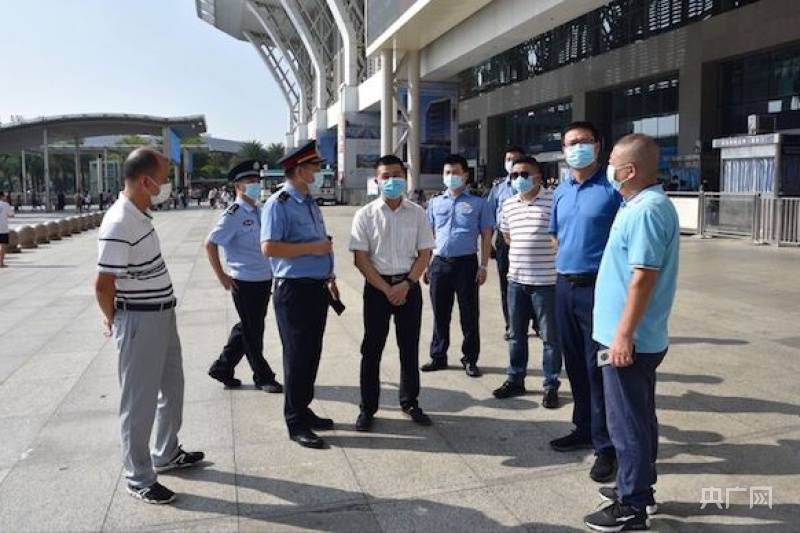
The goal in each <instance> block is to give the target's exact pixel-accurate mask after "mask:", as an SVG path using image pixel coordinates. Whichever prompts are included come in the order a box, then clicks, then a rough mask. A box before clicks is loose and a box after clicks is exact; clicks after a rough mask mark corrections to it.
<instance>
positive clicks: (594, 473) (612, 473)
mask: <svg viewBox="0 0 800 533" xmlns="http://www.w3.org/2000/svg"><path fill="white" fill-rule="evenodd" d="M616 475H617V455H616V454H614V453H599V454H597V457H595V459H594V466H592V469H591V470H590V471H589V477H590V478H592V479H593V480H594V481H597V482H598V483H608V482H609V481H613V480H614V478H615V477H616Z"/></svg>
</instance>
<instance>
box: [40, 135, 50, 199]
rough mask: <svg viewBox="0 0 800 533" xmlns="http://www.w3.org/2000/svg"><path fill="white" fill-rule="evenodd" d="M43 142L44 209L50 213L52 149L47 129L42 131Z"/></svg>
mask: <svg viewBox="0 0 800 533" xmlns="http://www.w3.org/2000/svg"><path fill="white" fill-rule="evenodd" d="M42 142H43V143H44V150H43V153H44V207H45V209H46V210H48V211H50V147H49V146H48V141H47V128H44V129H43V130H42Z"/></svg>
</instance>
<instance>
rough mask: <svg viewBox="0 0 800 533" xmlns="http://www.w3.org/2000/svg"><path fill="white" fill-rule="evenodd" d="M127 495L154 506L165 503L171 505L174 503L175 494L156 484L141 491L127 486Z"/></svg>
mask: <svg viewBox="0 0 800 533" xmlns="http://www.w3.org/2000/svg"><path fill="white" fill-rule="evenodd" d="M128 494H130V495H131V496H133V497H134V498H137V499H139V500H142V501H143V502H145V503H153V504H156V505H164V504H165V503H172V502H174V501H175V493H174V492H172V491H171V490H169V489H168V488H167V487H165V486H164V485H162V484H160V483H158V482H156V483H153V484H152V485H150V486H149V487H144V488H141V489H140V488H137V487H134V486H132V485H128Z"/></svg>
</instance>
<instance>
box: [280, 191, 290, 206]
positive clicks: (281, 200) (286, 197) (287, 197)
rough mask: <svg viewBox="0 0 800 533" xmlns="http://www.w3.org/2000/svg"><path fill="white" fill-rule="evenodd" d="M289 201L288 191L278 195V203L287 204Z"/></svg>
mask: <svg viewBox="0 0 800 533" xmlns="http://www.w3.org/2000/svg"><path fill="white" fill-rule="evenodd" d="M288 199H289V193H288V192H286V191H281V193H280V194H279V195H278V201H279V202H281V203H283V202H285V201H286V200H288Z"/></svg>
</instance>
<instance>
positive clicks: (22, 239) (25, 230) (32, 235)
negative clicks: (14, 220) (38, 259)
mask: <svg viewBox="0 0 800 533" xmlns="http://www.w3.org/2000/svg"><path fill="white" fill-rule="evenodd" d="M18 233H19V247H20V248H22V249H25V250H27V249H29V248H36V247H37V245H36V232H35V230H34V229H33V228H32V227H30V226H22V227H21V228H19V230H18Z"/></svg>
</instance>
